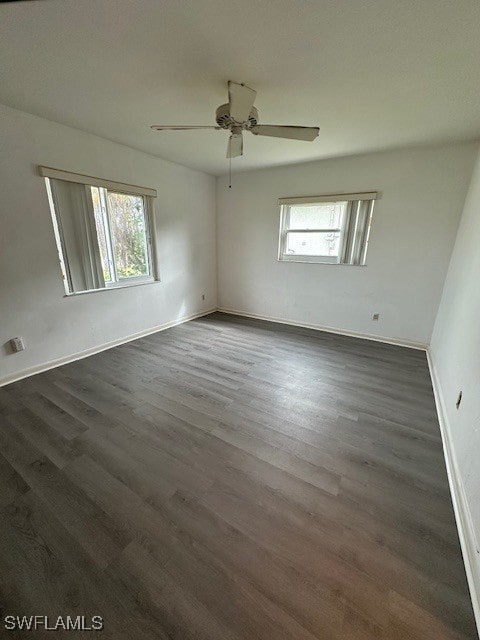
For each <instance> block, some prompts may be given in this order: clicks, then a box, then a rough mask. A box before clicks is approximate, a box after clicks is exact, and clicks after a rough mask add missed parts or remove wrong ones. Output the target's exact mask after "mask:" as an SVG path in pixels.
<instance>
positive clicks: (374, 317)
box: [372, 313, 380, 320]
mask: <svg viewBox="0 0 480 640" xmlns="http://www.w3.org/2000/svg"><path fill="white" fill-rule="evenodd" d="M379 318H380V314H379V313H374V314H373V316H372V320H378V319H379Z"/></svg>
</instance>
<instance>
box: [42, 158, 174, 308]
mask: <svg viewBox="0 0 480 640" xmlns="http://www.w3.org/2000/svg"><path fill="white" fill-rule="evenodd" d="M38 172H39V175H41V176H43V177H44V178H45V184H46V188H47V196H48V200H49V205H50V210H51V215H52V222H53V227H54V235H55V239H56V244H57V247H58V253H59V261H60V268H61V272H62V276H63V284H64V288H65V295H64V297H65V298H70V297H72V296H79V295H85V294H88V293H99V292H100V291H111V290H112V289H124V288H127V287H138V286H141V285H145V284H154V283H157V282H161V278H160V270H159V267H158V253H157V246H156V242H154V238H156V237H157V233H156V224H155V209H154V202H153V198H156V197H157V191H156V189H150V188H148V187H139V186H136V185H130V184H127V183H123V182H116V181H113V180H104V179H103V178H94V177H93V176H85V175H82V174H79V173H72V172H70V171H63V170H61V169H53V168H51V167H44V166H42V165H38ZM52 178H53V179H57V180H65V181H66V182H75V183H77V184H84V185H87V186H92V187H102V188H104V189H106V190H107V191H113V192H115V193H123V194H126V195H136V196H142V197H143V204H144V212H145V218H146V221H147V225H146V230H145V235H146V241H147V260H148V265H149V268H150V274H148V275H145V276H135V277H131V278H120V279H118V280H116V281H115V282H109V283H105V287H102V288H100V289H87V290H84V291H72V283H71V280H70V275H69V268H68V257H67V256H66V255H65V254H64V251H63V247H64V243H63V240H62V233H61V226H60V221H59V219H58V216H57V209H58V205H57V203H56V201H55V196H54V190H53V189H52V185H51V183H50V179H52ZM108 229H110V223H108ZM110 268H112V265H111V266H110ZM113 268H115V265H114V264H113Z"/></svg>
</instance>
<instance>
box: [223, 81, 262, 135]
mask: <svg viewBox="0 0 480 640" xmlns="http://www.w3.org/2000/svg"><path fill="white" fill-rule="evenodd" d="M256 95H257V92H256V91H254V90H253V89H250V87H246V86H245V85H244V84H237V83H236V82H232V81H231V80H229V81H228V101H229V103H230V115H231V116H232V118H233V119H234V120H235V122H238V123H240V124H241V123H242V122H247V120H248V116H249V115H250V111H251V110H252V107H253V103H254V102H255V97H256Z"/></svg>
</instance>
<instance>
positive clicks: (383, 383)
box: [0, 313, 477, 640]
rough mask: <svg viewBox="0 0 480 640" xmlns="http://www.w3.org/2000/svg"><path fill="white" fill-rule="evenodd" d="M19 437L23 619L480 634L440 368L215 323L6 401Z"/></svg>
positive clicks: (13, 598) (5, 480)
mask: <svg viewBox="0 0 480 640" xmlns="http://www.w3.org/2000/svg"><path fill="white" fill-rule="evenodd" d="M0 420H1V427H0V452H1V453H0V579H1V613H2V616H4V615H7V614H9V615H17V614H18V615H24V614H25V615H35V614H37V615H49V616H51V617H52V618H54V619H56V618H57V617H58V616H59V615H62V616H66V615H72V616H75V615H85V616H87V617H89V616H92V615H99V616H102V617H103V619H104V624H105V628H104V630H103V632H101V633H97V634H96V635H98V637H101V638H104V639H107V638H109V639H110V638H111V639H112V640H123V639H125V640H137V639H138V640H150V639H151V640H153V639H162V640H163V639H165V640H166V639H170V640H172V639H175V640H189V639H192V640H193V639H195V640H199V639H202V640H254V639H255V640H314V639H318V640H330V639H337V640H338V639H341V640H351V639H355V640H367V639H368V640H370V639H371V640H374V639H375V640H378V639H381V640H447V639H453V638H455V639H465V638H470V639H471V638H476V637H477V636H476V632H475V626H474V621H473V614H472V609H471V604H470V599H469V595H468V589H467V584H466V578H465V571H464V567H463V564H462V558H461V552H460V547H459V542H458V536H457V531H456V527H455V521H454V516H453V510H452V504H451V499H450V494H449V489H448V483H447V477H446V472H445V465H444V460H443V454H442V444H441V439H440V433H439V427H438V423H437V418H436V412H435V405H434V399H433V395H432V388H431V384H430V379H429V374H428V369H427V364H426V359H425V354H424V353H422V352H420V351H415V350H411V349H405V348H402V347H396V346H391V345H384V344H380V343H375V342H371V341H366V340H360V339H356V338H349V337H345V336H337V335H332V334H327V333H320V332H315V331H310V330H306V329H298V328H294V327H289V326H285V325H275V324H271V323H266V322H261V321H254V320H248V319H243V318H238V317H233V316H227V315H223V314H219V313H216V314H212V315H210V316H207V317H204V318H201V319H198V320H195V321H192V322H188V323H187V324H184V325H180V326H178V327H175V328H172V329H169V330H167V331H164V332H162V333H158V334H155V335H152V336H149V337H146V338H142V339H141V340H137V341H135V342H130V343H128V344H125V345H123V346H120V347H117V348H115V349H111V350H109V351H105V352H103V353H100V354H98V355H95V356H92V357H89V358H86V359H84V360H80V361H78V362H75V363H72V364H69V365H65V366H63V367H60V368H57V369H54V370H52V371H49V372H46V373H43V374H40V375H37V376H34V377H31V378H28V379H26V380H23V381H20V382H17V383H14V384H11V385H9V386H7V387H3V388H2V389H0ZM1 626H2V628H1V629H0V637H5V638H12V637H19V638H20V637H21V638H30V637H32V638H37V639H40V638H43V637H45V638H52V637H55V638H60V637H65V638H72V637H76V636H77V635H79V636H81V637H90V636H91V635H95V632H90V633H89V632H84V633H80V634H77V633H76V632H75V633H72V632H61V631H60V632H57V633H53V632H45V633H43V632H42V631H36V632H32V633H31V634H26V635H22V634H21V633H20V632H7V631H5V630H4V629H3V621H2V625H1ZM1 634H3V635H1Z"/></svg>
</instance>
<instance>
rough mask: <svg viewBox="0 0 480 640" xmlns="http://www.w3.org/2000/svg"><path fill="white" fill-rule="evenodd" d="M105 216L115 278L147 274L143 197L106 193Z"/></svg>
mask: <svg viewBox="0 0 480 640" xmlns="http://www.w3.org/2000/svg"><path fill="white" fill-rule="evenodd" d="M108 213H109V220H110V229H111V233H112V244H113V253H114V259H115V267H116V271H117V277H118V278H119V279H122V278H136V277H138V276H147V275H149V265H148V255H147V236H146V229H145V211H144V206H143V197H142V196H134V195H128V194H125V193H113V192H112V191H109V192H108Z"/></svg>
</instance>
